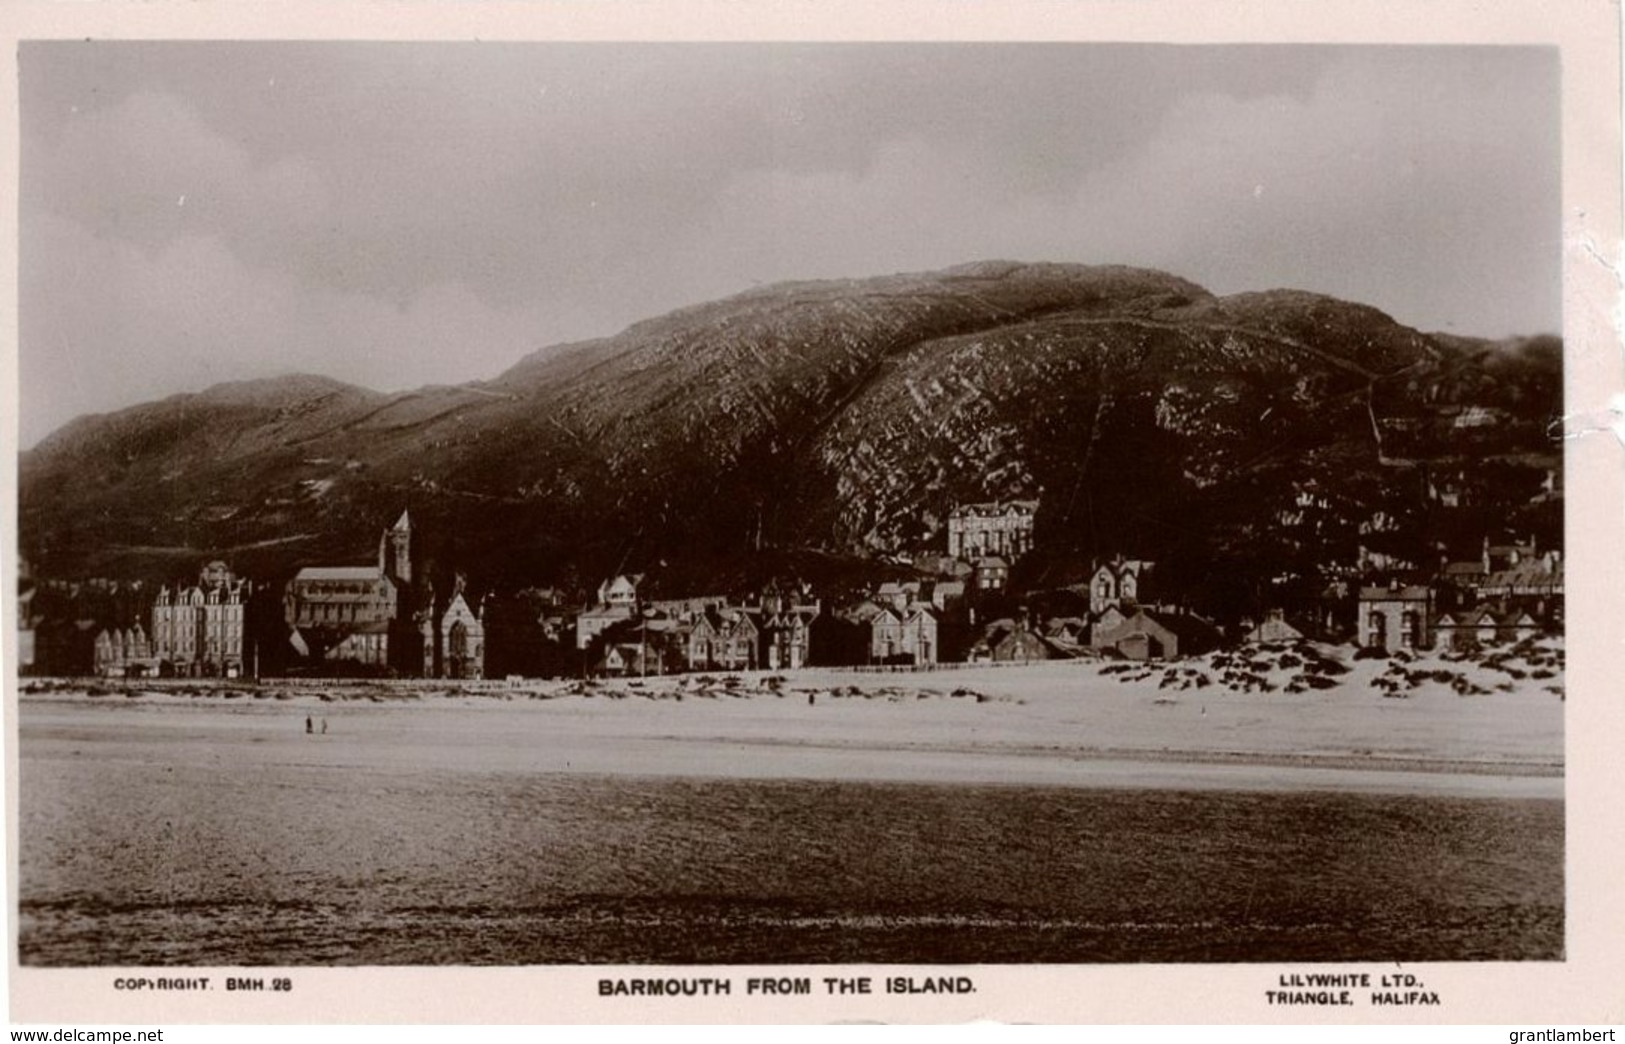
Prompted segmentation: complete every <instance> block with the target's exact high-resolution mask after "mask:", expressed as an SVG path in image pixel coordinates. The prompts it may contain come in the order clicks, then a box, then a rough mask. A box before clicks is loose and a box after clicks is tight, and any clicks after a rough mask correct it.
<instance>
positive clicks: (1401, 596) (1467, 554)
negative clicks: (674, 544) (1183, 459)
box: [18, 498, 1563, 681]
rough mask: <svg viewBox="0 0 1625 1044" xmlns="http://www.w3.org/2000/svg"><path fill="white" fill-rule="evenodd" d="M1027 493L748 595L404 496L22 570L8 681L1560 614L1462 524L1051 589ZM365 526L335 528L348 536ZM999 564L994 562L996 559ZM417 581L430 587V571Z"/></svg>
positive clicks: (1483, 634) (1289, 630) (491, 670)
mask: <svg viewBox="0 0 1625 1044" xmlns="http://www.w3.org/2000/svg"><path fill="white" fill-rule="evenodd" d="M1041 510H1042V501H1041V500H1040V499H1038V498H1030V499H1011V500H996V501H987V502H980V503H968V504H961V505H958V506H956V507H955V508H954V509H953V510H952V512H951V513H950V514H949V517H948V518H947V519H946V523H945V525H943V526H942V527H941V532H940V533H939V535H938V538H937V541H936V544H935V546H933V547H930V548H927V549H925V550H923V551H921V552H919V553H917V554H914V555H913V556H911V557H902V556H891V557H890V558H888V559H887V560H884V561H882V560H878V559H877V560H876V562H875V575H874V576H873V577H872V578H871V579H870V580H869V581H868V582H866V583H863V584H860V585H859V587H858V588H857V589H856V590H852V589H850V586H849V587H848V589H845V590H841V591H834V590H829V589H821V588H820V586H819V585H817V584H815V583H812V582H809V581H805V580H802V579H800V578H796V577H777V578H773V579H770V580H769V581H768V582H766V583H765V584H763V585H761V586H759V587H757V588H755V589H751V590H731V591H720V590H719V591H705V590H698V591H672V590H669V589H666V588H665V587H664V586H663V585H662V583H661V578H660V577H659V576H657V575H654V574H652V573H638V572H619V573H616V574H614V575H610V576H606V577H604V578H603V579H602V580H601V582H599V583H598V584H597V586H596V588H594V589H592V590H586V591H570V590H566V589H563V588H561V587H559V586H540V585H538V586H522V587H513V586H509V587H506V588H498V587H496V586H487V587H484V588H481V587H477V586H475V585H473V584H471V583H470V582H469V580H468V578H467V577H465V575H464V574H463V573H461V572H459V571H457V570H456V569H455V568H453V569H452V570H450V571H449V572H445V573H443V574H442V575H440V576H438V577H437V576H435V575H432V574H433V572H434V570H433V569H432V568H431V567H430V566H429V565H428V563H426V562H425V560H424V558H425V556H424V555H423V553H422V551H421V544H422V542H423V532H422V529H421V527H420V526H419V524H418V523H416V522H415V521H414V519H413V517H412V514H411V511H410V509H403V510H402V511H401V512H400V514H399V516H398V517H397V518H395V519H394V521H393V522H391V523H389V524H388V525H387V526H386V527H383V528H381V529H380V530H379V531H378V533H377V536H376V554H375V555H374V556H369V558H368V559H367V560H364V561H362V560H352V561H348V562H321V563H313V564H309V565H304V566H302V567H300V568H298V569H297V571H296V572H294V573H293V575H291V576H289V577H286V578H284V579H282V580H281V581H280V582H279V581H277V580H275V579H268V578H259V577H252V576H242V575H239V574H237V573H236V572H235V571H234V570H233V568H232V566H231V564H230V563H229V562H228V561H224V560H220V559H209V560H206V561H204V562H201V563H199V566H198V568H197V572H196V573H195V575H192V576H186V577H178V578H176V579H174V580H173V581H172V582H170V583H164V584H160V585H158V586H157V587H156V589H153V587H152V586H150V585H149V584H148V583H146V582H143V581H140V580H133V581H126V580H120V579H115V578H106V577H96V578H88V579H80V580H73V581H67V580H62V579H55V578H45V577H37V576H31V575H29V574H28V573H27V572H26V563H25V569H24V572H23V573H22V574H21V583H20V590H19V601H18V605H19V614H18V615H19V626H20V629H21V631H20V635H19V643H18V648H19V651H20V655H19V664H20V668H21V671H20V673H21V674H23V675H24V676H52V677H87V676H96V677H103V678H217V679H250V678H270V677H281V676H286V677H305V678H323V677H331V678H402V679H404V678H439V679H448V680H455V681H474V680H481V679H505V678H506V679H520V678H530V677H563V678H567V677H628V676H631V677H647V676H656V675H670V674H683V673H692V672H719V671H721V672H739V671H771V672H784V671H796V670H800V669H802V668H808V667H845V668H852V669H872V670H887V671H901V670H931V669H936V668H939V667H946V666H950V665H963V664H1011V663H1035V662H1042V661H1051V660H1078V659H1085V660H1102V659H1108V660H1124V661H1147V662H1172V661H1178V660H1180V659H1181V658H1187V657H1190V656H1193V655H1200V654H1204V653H1210V652H1213V651H1215V650H1220V649H1223V648H1226V647H1233V646H1242V645H1246V644H1249V643H1254V644H1284V643H1293V642H1300V641H1305V640H1307V641H1314V642H1320V643H1326V644H1330V645H1349V646H1353V647H1355V649H1356V650H1361V651H1357V652H1356V653H1355V655H1383V654H1390V653H1399V652H1400V651H1402V650H1408V651H1411V652H1413V653H1418V652H1423V651H1428V650H1449V651H1456V652H1462V651H1467V650H1483V649H1489V648H1492V647H1497V646H1512V645H1515V644H1517V643H1519V642H1523V641H1526V640H1528V639H1532V638H1536V637H1539V636H1541V635H1547V634H1559V633H1561V631H1562V627H1563V556H1562V551H1561V548H1558V547H1543V546H1540V545H1539V544H1538V543H1537V542H1536V541H1535V540H1534V539H1533V538H1531V537H1524V538H1519V537H1517V536H1515V535H1511V534H1493V535H1492V534H1488V533H1486V534H1483V536H1482V538H1481V540H1480V542H1479V544H1478V546H1477V547H1467V548H1443V547H1441V548H1439V549H1438V551H1439V554H1438V557H1437V560H1436V561H1435V562H1433V563H1431V564H1427V565H1423V564H1421V563H1415V562H1401V561H1396V560H1394V559H1392V558H1385V557H1383V556H1380V555H1365V554H1362V556H1361V559H1360V560H1359V561H1357V562H1353V563H1350V564H1349V565H1348V566H1347V568H1340V569H1332V570H1328V574H1329V575H1331V576H1332V577H1333V578H1332V579H1331V580H1330V581H1329V582H1327V583H1326V584H1325V585H1324V587H1322V588H1321V589H1319V590H1318V592H1316V594H1315V595H1314V596H1313V597H1311V598H1308V599H1305V598H1302V597H1299V598H1296V599H1295V600H1292V601H1291V602H1288V601H1287V600H1286V599H1282V600H1281V601H1280V602H1278V603H1274V604H1271V603H1268V602H1266V603H1263V604H1260V605H1259V608H1258V611H1257V612H1256V613H1254V614H1251V615H1238V616H1235V617H1234V618H1230V619H1223V618H1214V617H1211V616H1208V615H1204V614H1203V613H1202V612H1200V611H1198V610H1197V609H1195V608H1193V607H1192V606H1191V605H1190V604H1189V603H1188V601H1186V600H1185V599H1182V598H1181V597H1180V596H1179V594H1178V593H1177V592H1174V591H1170V590H1167V589H1166V588H1165V587H1164V586H1163V585H1161V584H1159V571H1158V567H1157V563H1156V562H1155V561H1152V560H1147V559H1144V558H1139V557H1134V554H1133V551H1134V549H1132V548H1128V549H1123V551H1122V552H1120V553H1115V554H1113V555H1111V556H1110V557H1107V558H1096V559H1092V560H1091V561H1089V562H1088V564H1087V570H1086V571H1080V573H1081V575H1083V576H1085V577H1086V579H1084V580H1082V581H1081V582H1073V583H1068V584H1065V585H1061V586H1052V587H1040V586H1037V585H1031V586H1023V585H1020V584H1018V583H1015V582H1013V581H1012V576H1013V575H1017V576H1019V575H1021V574H1020V573H1019V571H1015V570H1016V567H1018V566H1019V565H1020V564H1021V562H1022V560H1023V558H1024V557H1025V556H1027V555H1029V554H1030V553H1032V552H1033V550H1034V549H1035V546H1036V541H1035V522H1036V520H1037V518H1038V516H1039V513H1040V512H1041ZM363 539H365V538H364V537H363V536H362V535H360V534H357V541H356V542H357V543H358V544H359V543H360V542H361V540H363ZM1013 571H1015V572H1013ZM437 579H438V580H439V583H437V582H436V581H437Z"/></svg>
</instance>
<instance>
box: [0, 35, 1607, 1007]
mask: <svg viewBox="0 0 1625 1044" xmlns="http://www.w3.org/2000/svg"><path fill="white" fill-rule="evenodd" d="M1561 58H1562V52H1561V50H1560V48H1558V47H1556V46H1550V45H1534V44H1525V45H1487V44H1475V45H1471V46H1463V45H1445V44H1438V43H1433V44H1421V45H1409V46H1400V45H1395V44H1375V43H1314V42H1297V43H1276V44H1250V43H1228V42H1227V43H1207V44H1195V45H1191V44H1187V45H1181V46H1174V45H1170V44H1165V43H1158V42H1126V41H1125V42H1097V41H1054V42H1044V41H1036V40H1025V41H1019V42H1017V41H1010V42H1003V41H997V40H967V41H958V42H955V41H950V40H944V41H941V42H918V41H909V40H890V41H887V40H876V41H862V42H858V41H853V42H841V41H835V40H823V41H815V40H800V41H798V40H772V41H768V40H764V41H753V42H718V41H698V40H685V41H663V40H649V41H641V40H633V39H623V40H593V41H571V40H485V41H481V42H472V41H453V40H394V41H386V40H344V39H332V40H301V39H240V40H228V39H179V38H177V39H162V38H153V39H89V38H61V39H26V38H25V39H23V40H21V41H20V42H19V43H18V46H17V49H16V77H17V83H16V91H17V95H16V98H17V108H18V114H19V119H18V126H19V143H18V154H17V200H18V203H17V222H18V224H17V259H16V265H17V341H16V343H17V363H16V384H17V398H16V400H15V405H16V414H15V416H16V437H17V442H16V449H17V454H16V457H15V464H14V466H15V502H16V525H15V530H14V534H15V541H14V542H15V546H14V548H10V549H8V550H7V552H6V553H7V554H8V555H13V554H14V555H15V557H14V558H11V559H10V560H9V563H8V564H9V565H10V567H11V572H10V575H9V576H8V578H7V581H6V599H7V600H8V601H10V602H11V603H12V605H11V610H10V614H9V619H8V622H12V621H14V623H12V627H11V628H10V629H12V630H13V633H12V634H10V635H8V636H7V640H8V643H9V646H8V647H9V649H10V650H12V651H11V653H10V655H9V656H8V660H9V663H10V666H9V668H8V671H7V674H8V679H7V685H8V686H9V687H10V691H9V693H8V701H7V705H8V714H9V715H10V733H9V735H10V740H9V743H10V752H11V753H10V764H11V773H12V775H11V781H12V785H11V787H10V795H9V796H10V804H11V815H12V820H11V822H12V824H13V826H12V832H11V835H10V836H11V845H12V849H11V851H12V860H13V870H12V875H13V876H12V880H11V898H10V909H11V915H12V918H13V920H12V945H13V947H14V950H13V953H12V954H11V961H12V963H13V966H14V971H15V970H22V971H25V972H26V971H34V972H50V971H56V970H68V969H80V970H95V971H96V973H97V974H96V978H95V979H93V980H90V981H95V982H97V983H101V982H103V980H105V981H106V982H108V983H111V982H113V981H114V980H113V978H112V975H113V973H115V972H116V973H118V974H119V975H131V976H135V975H137V974H139V976H140V978H139V979H136V978H131V979H130V980H128V981H129V982H131V983H134V982H138V981H139V982H141V983H144V984H146V985H144V986H143V987H141V988H142V989H143V990H145V991H147V997H146V998H145V999H147V1000H157V999H160V998H158V997H156V996H155V994H158V993H163V992H164V991H169V992H170V993H173V994H174V995H175V996H176V997H177V998H178V997H179V995H181V994H185V993H187V992H188V991H211V990H225V989H228V988H229V989H232V990H237V989H241V990H244V991H255V992H259V991H264V992H266V993H276V992H279V991H280V992H287V991H292V990H296V989H297V988H298V985H299V982H300V979H299V976H300V974H301V973H310V972H317V973H319V972H321V971H323V970H326V969H335V968H374V969H376V968H382V969H399V970H403V971H404V970H407V969H413V968H425V967H427V968H446V969H450V968H458V969H470V968H474V969H478V968H509V969H518V968H527V969H538V970H539V971H540V972H543V973H545V971H546V969H547V968H550V967H555V968H574V969H576V970H578V971H579V970H580V969H581V968H583V967H590V968H593V969H597V970H596V971H595V972H594V973H593V974H592V975H591V979H590V981H591V984H592V985H591V990H592V991H593V992H594V993H596V994H600V995H602V996H605V997H608V998H611V999H614V998H621V997H626V998H643V999H647V998H650V997H662V996H682V997H708V996H716V995H721V996H723V997H732V998H734V999H735V1000H736V1001H737V1000H741V999H743V996H742V995H745V994H747V992H748V993H749V994H750V995H753V996H756V995H761V996H767V997H772V996H776V995H781V994H782V995H784V996H786V997H795V996H806V995H808V994H810V993H819V994H822V993H825V992H826V991H827V990H833V989H834V987H826V986H825V985H824V983H825V982H833V981H835V980H834V979H826V978H824V976H831V975H836V974H838V973H839V972H840V969H842V968H845V967H848V966H883V969H882V970H881V971H879V972H878V973H876V974H875V975H874V976H873V978H872V980H870V979H865V980H864V981H865V987H864V988H863V989H862V991H861V992H864V993H868V992H870V991H871V990H872V991H873V992H874V993H876V994H888V995H900V996H902V997H904V998H915V999H921V998H924V999H930V998H933V997H935V996H937V995H963V994H970V993H973V992H975V991H977V990H978V988H979V986H978V979H979V977H980V975H981V974H982V973H983V972H985V971H987V970H988V969H989V968H993V969H997V968H999V967H1003V966H1096V967H1111V966H1137V967H1139V966H1144V967H1149V966H1161V965H1177V966H1194V967H1196V968H1197V969H1201V968H1204V967H1210V966H1211V967H1217V966H1221V965H1223V966H1235V965H1244V966H1254V967H1258V968H1260V969H1263V970H1264V971H1266V972H1267V975H1254V976H1253V978H1252V979H1251V980H1249V981H1251V982H1253V983H1255V984H1256V986H1257V989H1252V990H1250V991H1249V996H1251V995H1252V994H1254V993H1256V994H1258V999H1259V1001H1260V1003H1261V1004H1263V1005H1266V1006H1267V1007H1268V1009H1269V1010H1271V1011H1272V1012H1273V1013H1274V1014H1275V1015H1277V1016H1279V1017H1283V1018H1288V1019H1290V1018H1294V1017H1305V1016H1309V1015H1313V1016H1314V1017H1321V1016H1323V1015H1325V1014H1326V1013H1327V1011H1328V1009H1329V1008H1332V1009H1335V1008H1336V1007H1338V1006H1339V1005H1342V1006H1353V1007H1355V1008H1357V1009H1358V1011H1357V1012H1355V1013H1353V1015H1352V1016H1351V1017H1363V1018H1371V1017H1373V1015H1374V1014H1375V1015H1381V1013H1382V1012H1383V1011H1384V1010H1385V1009H1404V1010H1405V1011H1406V1012H1407V1013H1408V1012H1410V1011H1412V1010H1413V1009H1420V1008H1425V1007H1427V1006H1438V1005H1441V1003H1443V1002H1442V1001H1441V997H1440V994H1439V990H1438V987H1437V985H1435V986H1433V987H1430V986H1429V985H1427V983H1425V982H1423V981H1422V979H1423V978H1428V976H1425V975H1424V976H1422V978H1417V977H1416V976H1404V977H1401V976H1397V975H1396V976H1393V977H1392V981H1390V980H1389V978H1388V977H1386V976H1385V977H1383V980H1382V982H1380V983H1379V982H1378V981H1377V976H1375V975H1366V977H1365V979H1364V981H1361V980H1360V978H1359V976H1353V977H1352V978H1351V979H1350V980H1349V981H1344V980H1342V979H1338V978H1336V977H1327V976H1325V975H1322V974H1320V972H1322V971H1325V970H1326V969H1327V968H1332V969H1333V970H1339V971H1340V970H1341V969H1342V968H1343V967H1345V966H1347V967H1359V968H1363V969H1368V970H1369V969H1371V968H1375V967H1378V966H1382V967H1386V968H1396V967H1403V968H1406V969H1410V968H1413V967H1415V966H1426V965H1427V964H1429V963H1430V962H1436V963H1448V964H1452V965H1459V964H1465V965H1475V964H1507V963H1509V962H1510V963H1513V964H1526V965H1530V966H1538V965H1542V964H1546V965H1552V964H1555V965H1562V964H1563V963H1564V962H1566V961H1567V960H1569V959H1570V958H1571V956H1572V955H1573V954H1572V949H1571V944H1570V942H1569V940H1570V930H1571V927H1572V925H1573V922H1574V918H1575V911H1576V907H1575V906H1574V905H1573V904H1574V901H1575V892H1574V891H1573V888H1572V886H1573V884H1574V878H1573V876H1572V874H1571V870H1570V853H1571V848H1570V846H1571V843H1572V841H1573V840H1574V838H1573V834H1572V831H1573V829H1574V828H1575V820H1574V819H1573V818H1571V817H1569V815H1568V811H1569V810H1570V803H1569V798H1570V794H1569V791H1568V783H1567V781H1566V776H1567V771H1566V770H1567V758H1566V751H1567V749H1568V748H1567V740H1568V738H1569V736H1570V732H1571V729H1572V723H1571V722H1569V720H1568V717H1567V708H1568V705H1569V703H1568V700H1567V695H1568V692H1569V685H1568V678H1567V674H1566V666H1565V665H1566V658H1567V652H1568V646H1569V644H1570V643H1569V640H1568V636H1567V620H1566V616H1567V614H1566V612H1565V574H1566V566H1567V561H1568V559H1567V552H1568V550H1569V547H1570V543H1571V541H1572V540H1574V539H1575V537H1574V527H1573V526H1572V525H1571V524H1566V522H1567V521H1569V519H1568V513H1567V512H1566V511H1565V497H1566V495H1567V494H1568V492H1569V488H1568V487H1569V486H1570V484H1571V482H1572V477H1571V472H1570V469H1567V468H1566V467H1565V451H1566V448H1567V446H1566V440H1565V433H1566V430H1567V429H1566V426H1567V425H1568V424H1569V422H1568V421H1566V420H1565V418H1566V417H1570V416H1572V414H1573V413H1574V408H1573V405H1572V403H1569V402H1568V401H1567V400H1566V395H1565V393H1566V391H1568V392H1569V393H1570V395H1572V385H1573V381H1574V376H1573V373H1572V371H1571V370H1570V365H1571V364H1570V362H1569V359H1570V358H1571V357H1572V354H1573V346H1572V345H1566V342H1565V333H1566V329H1565V282H1564V218H1565V207H1564V190H1563V185H1564V152H1563V145H1564V135H1563V127H1564V123H1563V112H1564V108H1563V98H1564V69H1565V66H1564V63H1563V61H1562V60H1561ZM1570 318H1571V319H1572V316H1571V317H1570ZM1568 329H1569V330H1572V329H1573V326H1572V323H1571V325H1570V326H1569V328H1568ZM1566 347H1567V348H1568V349H1569V351H1567V352H1566V350H1565V349H1566ZM1593 405H1594V404H1593ZM1615 448H1616V449H1617V447H1615ZM8 532H12V531H10V530H8ZM739 966H752V967H755V966H761V970H760V971H759V972H754V973H752V974H751V976H750V977H749V978H748V979H747V978H745V977H744V976H743V975H741V974H732V973H729V972H728V969H729V968H734V969H737V968H738V967H739ZM1266 966H1267V967H1266ZM206 969H233V971H232V972H231V975H232V978H229V979H228V978H223V977H220V976H218V975H216V976H215V977H213V978H212V979H211V978H209V977H208V975H207V973H206V972H205V971H202V970H206ZM1280 969H1287V970H1288V971H1289V972H1290V974H1288V973H1285V972H1283V973H1281V974H1277V972H1278V971H1279V970H1280ZM1407 980H1408V981H1407ZM119 981H121V982H122V981H125V980H123V979H120V980H119ZM583 981H586V980H583ZM852 981H854V982H855V981H856V979H853V980H852ZM160 982H162V983H166V984H167V985H163V986H158V985H154V984H156V983H160ZM1351 984H1352V985H1353V986H1355V987H1357V988H1356V989H1354V990H1353V995H1352V999H1351V993H1350V991H1349V989H1348V988H1347V987H1348V986H1349V985H1351ZM1266 987H1267V989H1266ZM115 988H118V989H123V988H124V987H115ZM131 988H132V989H134V988H135V987H133V986H132V987H131ZM983 988H985V987H983ZM852 989H853V990H854V991H857V990H858V987H856V986H853V987H852ZM1446 992H1448V991H1446ZM1266 993H1267V994H1268V996H1267V998H1266V997H1265V994H1266ZM1339 997H1342V998H1343V999H1341V1000H1339V999H1338V998H1339ZM1447 999H1448V998H1447ZM764 1010H765V1009H764ZM1334 1014H1335V1012H1334ZM1457 1014H1458V1017H1459V1015H1460V1013H1459V1012H1458V1013H1457ZM738 1017H739V1016H737V1015H736V1016H734V1018H738Z"/></svg>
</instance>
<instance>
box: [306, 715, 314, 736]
mask: <svg viewBox="0 0 1625 1044" xmlns="http://www.w3.org/2000/svg"><path fill="white" fill-rule="evenodd" d="M315 731H316V728H315V726H314V725H312V724H311V721H310V715H308V714H307V715H305V735H307V736H308V735H310V734H311V733H312V732H315Z"/></svg>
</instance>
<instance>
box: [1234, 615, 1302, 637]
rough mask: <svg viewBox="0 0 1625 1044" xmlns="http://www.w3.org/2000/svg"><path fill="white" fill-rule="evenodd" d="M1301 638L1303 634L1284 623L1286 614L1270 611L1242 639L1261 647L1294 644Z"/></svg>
mask: <svg viewBox="0 0 1625 1044" xmlns="http://www.w3.org/2000/svg"><path fill="white" fill-rule="evenodd" d="M1302 638H1303V632H1302V631H1300V630H1298V629H1297V628H1296V627H1293V626H1292V625H1291V624H1289V623H1287V621H1286V613H1285V612H1284V611H1282V610H1280V609H1270V610H1268V611H1267V612H1265V614H1264V620H1263V622H1262V623H1260V624H1259V625H1258V626H1256V627H1254V628H1252V629H1251V630H1249V631H1248V632H1247V634H1246V636H1245V637H1244V638H1243V639H1242V640H1243V641H1246V642H1253V643H1257V644H1261V645H1268V644H1271V643H1276V642H1296V641H1300V640H1301V639H1302Z"/></svg>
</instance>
